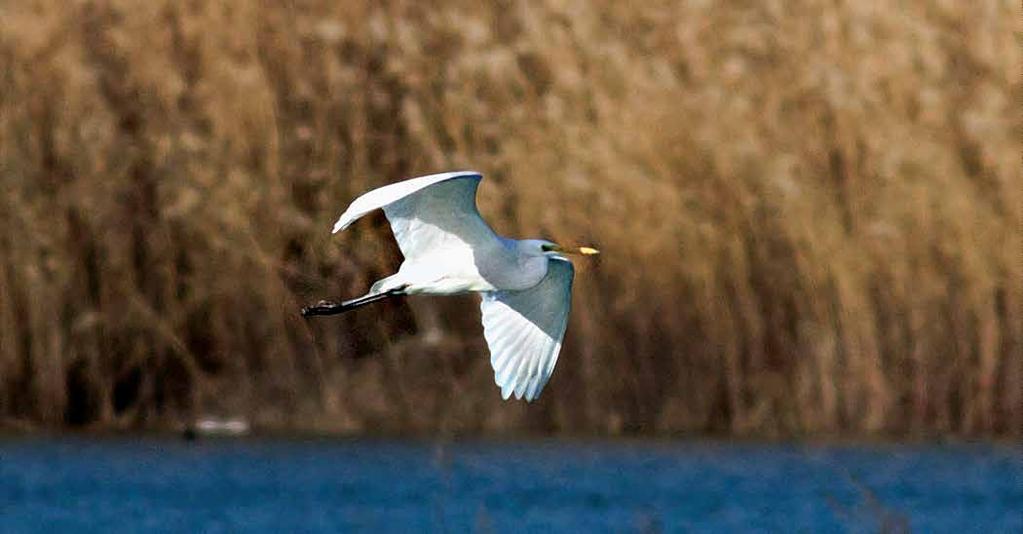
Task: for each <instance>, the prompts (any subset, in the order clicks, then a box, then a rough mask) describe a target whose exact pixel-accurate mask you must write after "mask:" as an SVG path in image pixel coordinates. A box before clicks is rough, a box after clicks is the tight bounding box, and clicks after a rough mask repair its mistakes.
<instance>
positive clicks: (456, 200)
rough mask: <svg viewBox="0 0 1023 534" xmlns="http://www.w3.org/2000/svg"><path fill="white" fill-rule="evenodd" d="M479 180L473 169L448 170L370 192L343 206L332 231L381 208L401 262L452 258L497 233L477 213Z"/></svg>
mask: <svg viewBox="0 0 1023 534" xmlns="http://www.w3.org/2000/svg"><path fill="white" fill-rule="evenodd" d="M482 179H483V177H482V176H481V175H480V174H479V173H477V172H473V171H458V172H447V173H443V174H433V175H430V176H422V177H419V178H412V179H409V180H404V181H401V182H397V183H393V184H390V185H386V186H384V187H380V188H378V189H374V190H372V191H370V192H368V193H366V194H364V195H362V196H360V197H359V198H357V199H355V200H354V201H353V202H352V204H351V205H350V206H348V209H347V210H345V212H344V213H343V214H341V217H340V218H339V219H338V220H337V222H336V223H335V224H334V230H333V232H334V233H337V232H339V231H341V230H343V229H345V228H347V227H348V226H349V225H351V224H352V223H353V222H355V221H356V220H358V219H359V218H360V217H362V216H363V215H366V214H367V213H369V212H371V211H373V210H376V209H383V210H384V214H385V215H387V220H388V222H390V223H391V230H392V231H393V232H394V238H395V240H397V241H398V248H400V249H401V252H402V254H403V255H404V256H405V258H406V259H412V258H416V257H420V256H423V255H425V254H427V253H428V252H429V251H438V250H445V251H447V252H448V253H449V254H454V253H457V252H460V251H465V249H467V248H472V247H473V246H475V245H481V244H483V243H489V242H492V241H495V240H496V234H494V231H493V230H492V229H491V228H490V226H488V225H487V223H486V222H485V221H484V220H483V218H482V217H480V214H479V211H478V210H477V209H476V188H477V186H479V182H480V180H482Z"/></svg>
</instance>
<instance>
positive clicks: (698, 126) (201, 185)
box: [0, 0, 1023, 436]
mask: <svg viewBox="0 0 1023 534" xmlns="http://www.w3.org/2000/svg"><path fill="white" fill-rule="evenodd" d="M1018 18H1019V5H1018V4H1017V3H1013V2H1007V1H994V0H990V1H981V2H962V3H959V2H946V1H937V0H911V1H907V2H898V3H893V2H879V1H871V0H868V1H864V2H821V1H816V0H800V1H795V2H784V3H772V2H766V3H762V4H761V3H748V2H741V1H737V0H733V1H728V2H674V1H672V2H661V1H649V2H644V3H642V5H634V4H631V3H621V2H612V1H604V0H598V1H595V2H581V1H571V0H545V1H542V2H526V3H519V2H507V1H504V2H496V3H493V4H487V5H481V4H478V3H475V2H458V1H455V2H446V3H443V5H439V6H434V5H429V6H428V5H427V4H425V3H421V2H405V1H393V2H363V1H358V0H350V1H344V2H327V1H321V0H307V1H294V2H280V3H275V2H267V3H263V2H244V1H240V0H239V1H231V0H221V1H210V2H177V1H170V0H153V1H149V2H138V1H128V0H124V1H114V0H110V1H101V0H97V1H78V2H64V1H57V0H23V1H19V2H4V3H0V188H2V193H0V419H2V420H4V421H7V422H8V423H11V424H16V425H30V426H42V427H65V426H84V427H89V428H166V427H173V426H175V425H179V424H181V423H182V422H184V421H188V420H190V419H192V418H194V417H197V416H199V415H201V414H208V413H213V414H231V415H237V414H240V415H244V416H246V417H248V418H250V419H251V420H252V421H253V422H254V424H256V425H258V426H261V427H263V428H270V429H277V430H298V429H303V430H320V431H332V432H333V431H336V432H353V433H361V432H450V433H500V432H530V433H586V434H592V433H598V434H603V433H607V434H619V433H628V434H726V435H747V436H784V435H857V436H864V435H899V436H905V435H947V434H952V435H983V436H997V435H1000V436H1019V435H1021V434H1023V244H1021V243H1023V177H1021V169H1023V167H1021V146H1020V140H1021V128H1020V103H1021V102H1023V91H1021V83H1020V64H1021V62H1020V59H1021V58H1020V46H1019V41H1018V36H1017V35H1015V33H1016V32H1014V27H1013V22H1014V21H1016V20H1018ZM459 168H473V169H477V170H480V171H482V172H484V174H485V175H486V180H485V181H484V184H483V186H482V187H481V190H480V198H479V203H480V206H481V211H482V212H483V214H484V216H485V217H486V218H487V219H488V220H489V221H491V222H492V224H493V226H494V227H495V229H497V230H498V232H499V233H503V234H506V235H510V236H518V237H534V236H546V237H549V238H553V239H555V240H558V241H561V242H580V243H593V244H596V245H597V246H599V247H600V248H601V249H602V250H603V251H604V254H603V255H602V256H600V257H599V259H598V260H596V261H583V262H577V277H576V292H575V300H574V311H573V315H572V322H571V324H570V327H569V332H568V335H567V339H566V342H565V348H564V351H563V353H562V356H561V360H560V362H559V364H558V368H557V371H556V373H555V374H554V377H553V379H552V381H551V384H550V385H549V387H548V388H547V389H546V390H545V391H544V394H543V397H542V398H541V400H540V401H539V402H537V403H534V404H532V405H526V404H524V403H519V402H507V403H506V402H502V401H501V400H500V396H499V394H498V391H497V389H496V388H495V386H494V385H493V380H492V371H491V370H490V368H489V362H488V358H487V356H486V354H487V353H486V347H485V345H484V344H483V340H482V336H481V327H480V326H479V322H478V316H477V315H478V312H477V311H476V301H475V298H474V297H471V296H466V297H457V298H450V299H439V298H437V299H430V298H417V299H408V300H406V301H403V302H393V303H384V304H381V305H377V306H374V307H370V308H366V309H363V310H360V311H359V312H358V313H354V314H349V315H345V316H342V317H340V318H333V319H329V320H317V321H309V322H307V321H305V320H303V319H302V318H301V317H299V316H298V313H297V311H298V309H299V307H300V306H301V305H303V304H306V303H309V302H311V301H315V300H318V299H320V298H324V297H338V296H353V295H358V294H362V293H363V292H364V291H365V290H366V288H367V287H368V286H369V285H370V284H371V283H372V281H373V280H375V279H376V278H378V277H381V276H384V275H386V274H389V273H390V272H392V271H393V270H394V269H395V268H396V266H397V264H398V263H399V261H400V254H399V252H398V251H397V248H396V247H395V246H393V244H392V243H391V242H390V235H389V230H388V228H387V226H386V221H385V219H384V218H383V217H382V216H380V215H376V216H374V217H371V218H370V219H368V220H367V221H363V222H360V223H359V224H358V225H356V226H354V227H353V228H351V229H350V230H348V231H346V232H344V233H343V234H341V235H338V236H331V235H330V233H329V229H330V226H331V223H332V221H333V219H334V218H335V217H336V216H337V215H338V214H339V213H340V211H341V210H342V209H343V208H344V206H345V205H346V203H347V202H348V201H350V200H351V199H352V198H354V197H355V196H356V195H357V194H359V193H360V192H363V191H365V190H367V189H369V188H372V187H376V186H380V185H383V184H385V183H389V182H391V181H394V180H397V179H400V178H404V177H410V176H415V175H419V174H429V173H433V172H440V171H445V170H451V169H459Z"/></svg>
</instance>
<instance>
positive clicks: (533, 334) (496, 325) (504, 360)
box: [480, 258, 575, 401]
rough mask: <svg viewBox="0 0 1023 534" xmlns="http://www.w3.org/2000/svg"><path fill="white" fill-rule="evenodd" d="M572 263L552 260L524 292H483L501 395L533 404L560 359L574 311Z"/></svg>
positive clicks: (492, 360) (485, 320)
mask: <svg viewBox="0 0 1023 534" xmlns="http://www.w3.org/2000/svg"><path fill="white" fill-rule="evenodd" d="M574 273H575V270H574V268H573V267H572V263H571V262H570V261H568V260H565V259H562V258H550V260H548V263H547V275H546V276H545V277H544V278H543V280H541V281H540V283H539V284H537V285H535V286H533V287H531V288H529V289H526V290H524V291H492V292H488V293H484V294H483V302H482V303H481V304H480V309H481V311H482V312H483V335H484V337H486V339H487V345H489V346H490V364H491V365H492V366H493V368H494V381H495V382H497V385H498V386H500V388H501V396H502V397H504V398H505V399H507V398H508V397H509V396H511V395H512V393H514V394H515V398H525V399H526V400H527V401H532V400H533V399H536V398H537V397H538V396H539V395H540V391H542V390H543V387H544V385H545V384H547V380H548V379H550V377H551V373H553V372H554V364H555V363H557V361H558V352H559V351H560V350H561V340H562V338H563V337H564V336H565V327H566V326H567V325H568V312H569V310H570V309H571V308H572V277H573V275H574Z"/></svg>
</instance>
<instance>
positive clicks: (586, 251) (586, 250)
mask: <svg viewBox="0 0 1023 534" xmlns="http://www.w3.org/2000/svg"><path fill="white" fill-rule="evenodd" d="M555 250H556V251H557V252H560V253H562V254H580V255H582V256H593V255H595V254H600V251H599V250H597V249H595V248H593V247H568V248H566V247H560V246H559V247H558V248H556V249H555Z"/></svg>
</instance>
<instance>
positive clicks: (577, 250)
mask: <svg viewBox="0 0 1023 534" xmlns="http://www.w3.org/2000/svg"><path fill="white" fill-rule="evenodd" d="M525 244H526V249H527V250H528V251H529V252H530V253H531V254H535V255H538V256H557V255H561V254H579V255H583V256H592V255H594V254H600V251H599V250H597V249H595V248H593V247H563V246H561V245H559V244H557V243H555V242H553V241H547V240H546V239H527V240H526V241H525Z"/></svg>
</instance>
